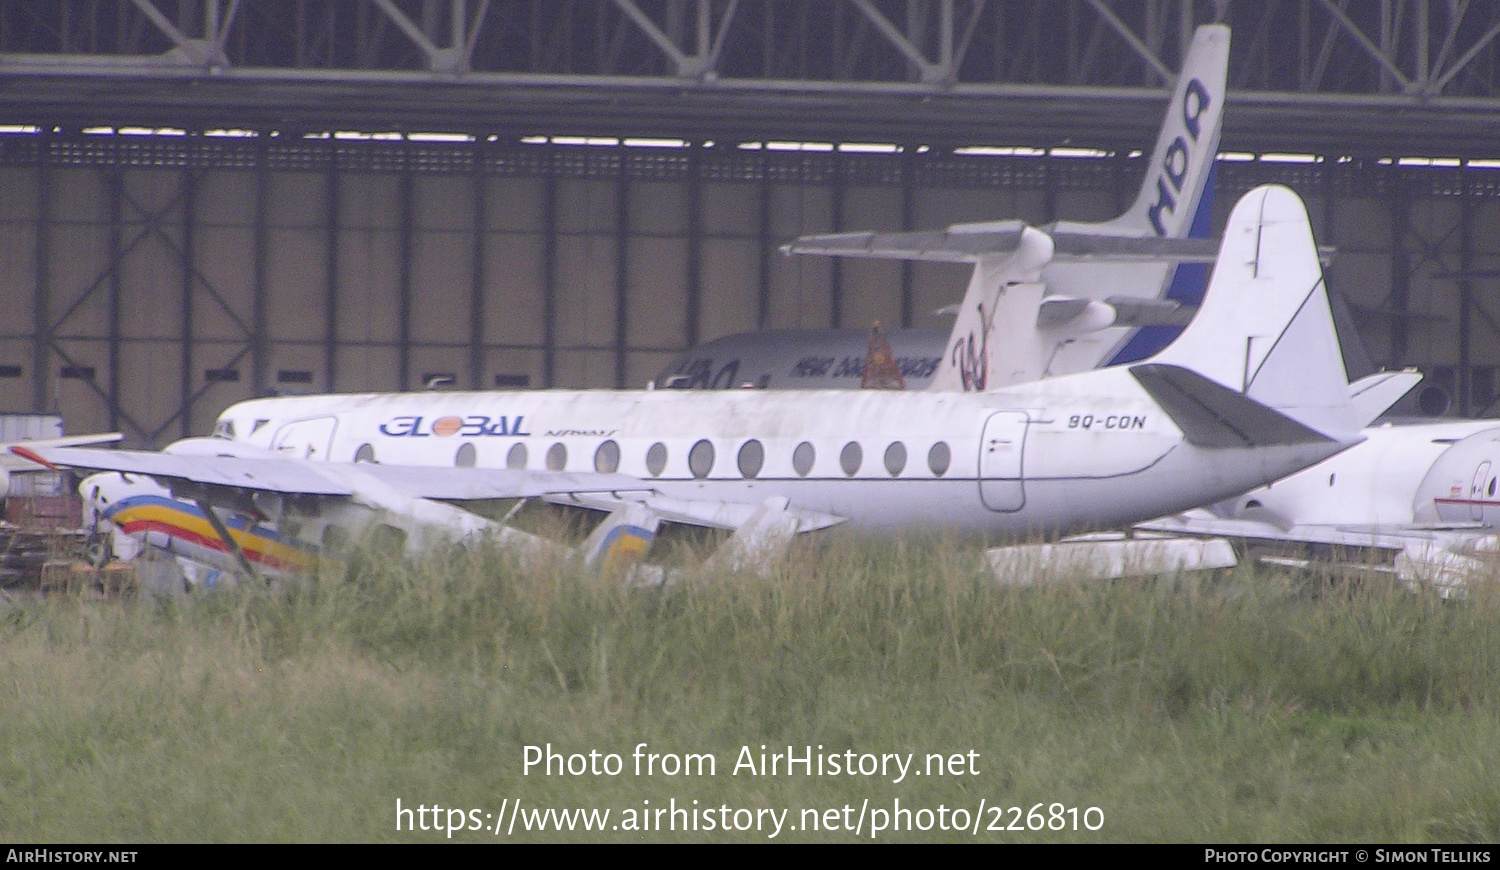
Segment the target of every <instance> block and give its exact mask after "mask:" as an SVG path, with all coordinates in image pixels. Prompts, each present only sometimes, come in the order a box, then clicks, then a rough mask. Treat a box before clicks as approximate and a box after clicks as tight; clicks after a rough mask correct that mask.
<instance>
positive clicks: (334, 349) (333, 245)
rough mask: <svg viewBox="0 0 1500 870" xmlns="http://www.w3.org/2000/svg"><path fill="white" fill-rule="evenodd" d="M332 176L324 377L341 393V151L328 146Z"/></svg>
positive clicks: (325, 286)
mask: <svg viewBox="0 0 1500 870" xmlns="http://www.w3.org/2000/svg"><path fill="white" fill-rule="evenodd" d="M328 148H329V154H328V175H327V178H326V179H325V182H324V191H325V192H324V200H325V202H326V206H325V211H324V230H325V233H326V235H325V243H324V246H325V249H326V250H325V253H324V259H323V377H324V383H325V384H326V385H327V387H326V389H327V390H328V391H329V392H334V391H336V390H338V389H339V386H340V384H339V247H340V245H339V235H340V229H339V227H340V226H341V221H340V220H339V190H340V188H341V187H342V176H341V175H340V170H339V150H338V146H337V145H335V144H334V141H333V140H332V139H330V140H329V142H328Z"/></svg>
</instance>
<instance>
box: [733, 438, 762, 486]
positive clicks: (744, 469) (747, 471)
mask: <svg viewBox="0 0 1500 870" xmlns="http://www.w3.org/2000/svg"><path fill="white" fill-rule="evenodd" d="M739 459H740V474H742V475H744V476H745V477H754V476H756V475H757V474H760V467H761V466H762V465H764V464H765V463H766V449H765V448H764V447H762V446H761V445H760V442H759V441H756V440H755V439H754V438H751V439H750V440H749V441H746V442H745V443H744V444H743V445H741V446H740V457H739Z"/></svg>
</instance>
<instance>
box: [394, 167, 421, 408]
mask: <svg viewBox="0 0 1500 870" xmlns="http://www.w3.org/2000/svg"><path fill="white" fill-rule="evenodd" d="M402 157H403V159H402V161H401V172H400V173H399V174H398V175H397V176H396V191H397V192H396V199H397V205H396V208H397V211H398V214H399V221H400V224H399V226H398V227H397V231H396V232H397V234H398V236H399V238H398V239H397V240H396V259H397V263H396V379H397V385H396V389H397V390H410V389H414V388H420V386H422V385H414V384H413V383H412V380H411V312H412V286H411V262H412V244H413V238H412V237H413V235H414V230H413V227H412V223H413V217H412V209H413V205H412V198H413V196H414V194H413V191H412V156H411V144H410V143H407V145H406V148H405V151H404V153H403V154H402Z"/></svg>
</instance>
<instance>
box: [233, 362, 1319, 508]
mask: <svg viewBox="0 0 1500 870" xmlns="http://www.w3.org/2000/svg"><path fill="white" fill-rule="evenodd" d="M217 434H218V435H219V436H220V437H232V438H234V439H236V440H240V441H244V442H247V443H250V444H253V445H256V446H260V447H264V448H267V449H271V450H275V451H277V452H279V453H281V454H283V455H287V456H292V457H296V458H308V459H326V460H332V461H335V462H351V461H357V460H361V459H363V460H367V461H376V462H382V463H392V464H402V465H426V466H434V465H439V466H453V465H459V466H463V465H472V466H477V467H496V468H505V467H510V468H526V469H532V470H543V469H546V470H552V471H574V472H594V471H598V472H619V473H621V474H626V475H631V476H633V477H636V478H639V479H640V480H642V481H644V482H645V483H646V484H648V485H649V486H650V487H651V488H652V489H654V490H656V491H657V492H659V493H661V494H663V495H666V496H670V497H674V498H680V499H688V500H698V501H722V502H733V503H738V504H746V503H751V504H754V503H759V502H760V501H763V500H764V499H766V498H769V497H772V496H784V497H786V498H788V499H789V500H790V501H791V504H792V505H793V506H795V507H797V508H801V509H803V510H811V511H819V512H823V513H828V514H833V515H837V516H840V517H845V518H847V520H848V522H849V523H850V524H851V525H853V526H858V527H866V528H874V529H895V528H909V527H913V526H917V527H928V528H953V529H959V530H965V531H982V532H988V533H993V534H1031V533H1044V534H1051V533H1059V532H1068V531H1076V530H1080V529H1087V528H1103V527H1112V526H1119V525H1122V524H1127V523H1130V522H1134V521H1137V520H1142V519H1146V518H1149V517H1154V516H1157V515H1160V514H1164V513H1170V512H1174V511H1179V510H1184V509H1186V508H1189V507H1192V506H1194V505H1198V504H1203V503H1205V502H1207V501H1213V500H1217V499H1221V498H1225V497H1228V496H1230V495H1233V494H1235V493H1238V492H1243V491H1244V490H1246V489H1249V488H1251V487H1253V486H1258V485H1263V484H1265V483H1268V482H1270V481H1272V480H1275V479H1277V478H1280V477H1283V476H1285V475H1286V474H1288V473H1290V472H1292V471H1295V470H1297V469H1298V468H1301V467H1304V466H1305V465H1307V464H1309V463H1311V462H1313V461H1316V459H1317V458H1320V457H1322V456H1327V455H1331V454H1332V453H1333V452H1336V450H1337V449H1338V445H1336V444H1334V443H1332V442H1320V443H1312V444H1300V445H1285V446H1277V447H1271V448H1259V449H1255V450H1250V449H1212V450H1211V449H1204V448H1199V447H1195V446H1193V445H1191V444H1188V443H1186V442H1184V440H1183V438H1182V434H1181V432H1180V431H1179V430H1178V428H1177V427H1176V426H1175V425H1174V424H1173V423H1172V421H1171V420H1170V418H1168V417H1167V415H1166V414H1165V413H1164V412H1162V411H1161V410H1160V408H1158V407H1157V406H1156V404H1155V403H1153V402H1152V401H1151V400H1150V398H1149V397H1148V396H1147V395H1146V394H1145V393H1144V391H1143V390H1142V389H1141V388H1140V387H1139V385H1138V384H1137V383H1136V382H1135V380H1134V379H1133V377H1132V376H1131V375H1130V373H1129V372H1128V371H1127V370H1124V369H1120V370H1110V371H1106V372H1095V373H1091V374H1088V375H1082V376H1078V377H1076V378H1059V379H1054V380H1051V381H1049V382H1047V384H1046V385H1045V386H1040V385H1025V386H1021V387H1016V388H1011V389H1007V390H1003V391H997V392H992V393H983V394H963V393H925V392H923V393H893V392H886V391H807V392H797V393H779V394H777V393H770V392H766V391H759V390H740V391H726V392H680V391H637V392H615V391H561V390H558V391H531V392H476V393H457V392H455V393H415V394H369V395H354V396H312V397H299V398H278V399H267V400H252V401H248V402H242V403H240V404H238V405H235V406H233V407H231V408H230V409H228V410H227V411H226V412H225V413H224V414H223V415H222V416H221V418H220V423H219V429H218V432H217Z"/></svg>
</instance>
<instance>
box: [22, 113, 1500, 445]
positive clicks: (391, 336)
mask: <svg viewBox="0 0 1500 870" xmlns="http://www.w3.org/2000/svg"><path fill="white" fill-rule="evenodd" d="M1140 163H1141V161H1140V160H1139V159H1125V158H1100V159H1079V158H1037V157H968V156H954V155H940V154H935V153H923V152H919V151H917V150H916V149H909V150H907V151H905V152H904V153H887V154H849V153H839V152H771V151H746V150H743V149H739V148H712V147H708V148H705V147H687V148H626V147H622V146H614V147H593V146H586V145H580V146H560V145H535V146H532V145H521V144H501V143H483V142H481V143H417V142H406V141H398V142H385V141H339V140H308V139H287V138H282V137H269V136H267V137H259V138H249V139H217V138H213V137H207V136H140V137H130V136H123V135H97V136H88V135H81V134H75V135H68V136H64V135H61V134H51V133H47V134H32V135H17V136H7V137H3V139H0V299H3V300H4V309H3V310H4V311H5V312H6V314H7V317H6V321H5V324H4V326H3V327H0V410H7V411H54V410H55V411H57V412H59V413H61V414H62V415H63V416H64V417H65V419H66V421H67V426H68V429H69V431H73V432H82V431H90V430H100V429H108V428H121V429H123V430H124V431H125V432H126V433H127V437H128V440H129V442H130V443H133V444H136V445H147V446H160V445H162V444H164V443H166V442H168V441H170V440H172V439H174V438H177V437H180V436H181V435H184V434H202V433H205V432H206V431H207V430H208V428H209V427H210V426H211V423H212V420H213V419H214V417H215V416H216V415H217V414H218V412H219V411H220V410H221V409H222V408H223V407H225V406H226V405H228V404H229V403H231V402H233V401H236V400H238V399H242V398H246V397H249V396H252V395H256V394H261V393H265V392H268V391H272V390H279V391H282V392H314V391H327V390H334V391H362V390H393V389H416V388H419V387H420V386H421V385H422V383H423V380H424V379H425V378H426V377H428V376H431V375H435V374H451V375H453V377H454V380H455V383H456V384H457V385H458V386H459V387H463V388H491V387H494V386H496V385H497V384H498V385H500V386H515V385H523V384H524V385H527V386H532V387H541V386H560V387H615V386H629V387H635V386H641V385H644V383H645V382H646V380H647V379H648V378H650V377H651V376H652V375H654V374H655V372H656V371H657V370H658V369H659V368H660V367H661V366H662V365H663V364H664V363H665V362H666V361H667V360H668V359H670V358H671V357H672V356H673V355H675V354H676V353H677V352H678V351H681V350H683V349H685V348H686V347H689V346H691V345H693V344H696V343H699V342H702V341H707V340H709V339H712V338H715V337H718V336H721V335H725V334H729V333H733V332H740V331H745V330H751V329H756V328H778V327H819V326H828V325H835V324H837V325H846V326H863V325H867V324H868V323H869V322H870V321H871V320H874V319H877V318H878V319H880V320H881V321H882V322H884V323H886V324H902V323H906V324H911V325H919V326H921V325H933V324H937V323H941V322H942V321H935V320H933V319H931V318H930V317H929V312H931V311H932V310H933V309H936V308H938V307H940V306H942V305H946V304H950V303H952V302H954V301H956V300H957V299H958V298H959V296H960V294H961V292H962V287H963V284H964V281H965V279H966V271H965V270H964V269H963V268H960V267H946V266H935V265H929V264H920V265H917V266H914V267H912V266H903V265H902V264H899V263H884V262H861V261H843V262H837V261H831V260H827V259H821V258H804V259H796V260H788V259H785V258H783V257H782V256H781V255H780V254H779V253H777V251H776V248H777V246H779V245H780V244H782V243H784V242H785V241H787V240H789V239H790V238H792V237H793V236H796V235H799V234H802V233H808V232H827V231H833V230H840V229H849V230H852V229H865V228H872V229H900V228H934V227H941V226H946V225H947V224H950V223H953V222H956V221H970V220H989V219H996V218H1002V217H1020V218H1024V219H1027V220H1030V221H1033V222H1044V221H1046V220H1050V219H1052V218H1056V217H1063V218H1070V219H1078V220H1094V219H1102V218H1107V217H1110V216H1112V215H1114V214H1116V213H1118V212H1119V211H1120V210H1121V209H1122V208H1123V207H1124V205H1125V204H1126V202H1127V201H1128V200H1129V199H1130V198H1131V196H1132V195H1133V193H1134V187H1135V185H1136V183H1137V179H1138V177H1139V173H1140V171H1141V167H1140ZM1492 176H1493V177H1495V178H1494V180H1492ZM1263 181H1281V182H1283V183H1288V184H1290V185H1291V186H1293V187H1294V188H1296V189H1297V190H1298V191H1299V193H1301V194H1302V195H1303V196H1304V198H1306V199H1307V201H1308V205H1309V208H1310V210H1311V212H1312V215H1313V220H1314V227H1315V229H1316V230H1317V232H1318V235H1319V242H1320V243H1322V244H1325V245H1333V246H1336V247H1337V248H1338V249H1339V253H1338V256H1337V259H1336V260H1335V263H1334V266H1333V268H1332V269H1331V271H1330V283H1331V284H1332V285H1333V287H1334V289H1335V290H1337V291H1340V292H1342V293H1344V294H1345V295H1346V296H1347V297H1348V298H1349V300H1350V301H1351V302H1352V303H1354V305H1355V306H1356V311H1357V313H1358V314H1359V315H1360V318H1361V319H1360V321H1359V322H1360V323H1361V326H1362V331H1363V334H1364V337H1365V338H1366V340H1367V341H1368V342H1369V344H1370V345H1371V349H1372V351H1373V352H1374V354H1375V356H1376V358H1377V360H1379V361H1382V362H1384V363H1387V364H1415V365H1421V366H1424V367H1427V368H1429V369H1432V370H1433V373H1434V375H1435V377H1436V379H1437V380H1439V381H1443V380H1445V379H1446V381H1447V382H1448V383H1449V385H1450V387H1451V388H1452V389H1453V390H1455V391H1457V392H1458V393H1460V394H1461V395H1460V398H1461V400H1463V402H1464V404H1466V405H1467V407H1468V408H1470V409H1472V410H1474V411H1479V410H1483V406H1484V405H1487V404H1488V403H1489V401H1490V400H1491V399H1493V397H1494V394H1495V372H1496V366H1497V365H1500V325H1497V322H1496V319H1495V316H1494V315H1493V314H1492V313H1491V311H1492V310H1494V311H1495V312H1500V300H1497V299H1496V289H1497V286H1500V280H1497V278H1496V277H1495V275H1494V274H1491V273H1493V272H1494V270H1496V269H1497V268H1500V241H1497V238H1500V200H1497V199H1496V191H1497V189H1500V185H1497V181H1500V174H1497V173H1496V172H1495V171H1493V170H1480V169H1462V168H1447V167H1422V168H1417V167H1400V166H1391V165H1384V164H1379V163H1373V162H1371V163H1337V162H1327V163H1320V164H1311V165H1294V164H1276V163H1262V162H1250V163H1221V164H1220V179H1219V196H1218V199H1217V201H1216V208H1215V212H1216V217H1217V220H1216V226H1222V223H1223V220H1224V217H1225V215H1227V213H1228V210H1229V209H1230V208H1231V207H1232V205H1233V202H1234V199H1235V198H1236V197H1237V196H1238V194H1239V193H1240V192H1243V191H1244V190H1246V189H1248V188H1249V187H1251V186H1254V185H1255V184H1257V183H1261V182H1263ZM1486 270H1488V271H1486Z"/></svg>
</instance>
